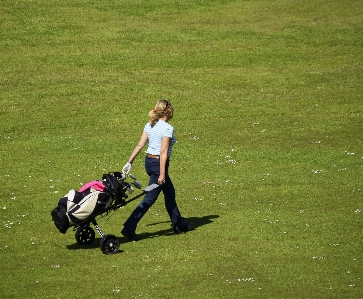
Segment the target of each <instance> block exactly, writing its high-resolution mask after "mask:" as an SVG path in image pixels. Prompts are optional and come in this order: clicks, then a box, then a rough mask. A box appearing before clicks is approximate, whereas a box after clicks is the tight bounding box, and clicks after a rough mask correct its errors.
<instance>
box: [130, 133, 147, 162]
mask: <svg viewBox="0 0 363 299" xmlns="http://www.w3.org/2000/svg"><path fill="white" fill-rule="evenodd" d="M147 140H148V137H147V134H146V132H145V131H143V132H142V134H141V138H140V141H139V143H138V145H136V147H135V149H134V150H133V152H132V154H131V156H130V158H129V161H128V162H129V163H130V164H132V162H134V160H135V158H136V156H137V155H138V154H139V153H140V151H141V150H142V149H143V148H144V146H145V144H146V142H147Z"/></svg>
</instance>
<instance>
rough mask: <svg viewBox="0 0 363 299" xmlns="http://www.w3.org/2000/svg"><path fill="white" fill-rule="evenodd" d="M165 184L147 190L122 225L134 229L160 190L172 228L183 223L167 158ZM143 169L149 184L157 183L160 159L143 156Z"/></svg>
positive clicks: (133, 230)
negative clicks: (147, 176)
mask: <svg viewBox="0 0 363 299" xmlns="http://www.w3.org/2000/svg"><path fill="white" fill-rule="evenodd" d="M165 168H166V169H165V184H163V185H160V187H159V188H156V189H154V190H152V191H150V192H148V193H147V194H146V195H145V196H144V199H143V200H142V201H141V202H140V203H139V205H138V206H137V207H136V209H135V210H134V211H133V212H132V213H131V215H130V217H129V218H128V219H127V220H126V222H125V223H124V226H125V227H126V228H127V229H128V230H130V231H132V232H135V231H136V226H137V224H138V223H139V221H140V220H141V218H142V217H143V216H144V215H145V213H146V212H147V211H148V210H149V208H150V207H151V206H152V205H153V204H154V203H155V201H156V200H157V199H158V196H159V194H160V192H161V191H162V192H163V194H164V199H165V208H166V210H167V212H168V214H169V217H170V220H171V223H172V225H173V228H174V229H175V227H176V226H179V227H180V226H182V225H183V223H184V221H185V220H184V218H183V217H182V216H181V215H180V212H179V209H178V205H177V203H176V200H175V189H174V186H173V183H172V181H171V179H170V177H169V174H168V169H169V160H168V161H167V162H166V166H165ZM145 169H146V172H147V174H148V175H149V176H150V180H149V186H150V185H151V184H155V183H156V184H157V183H158V178H159V175H160V160H159V159H153V158H149V157H147V156H146V157H145Z"/></svg>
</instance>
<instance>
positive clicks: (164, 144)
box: [158, 137, 171, 184]
mask: <svg viewBox="0 0 363 299" xmlns="http://www.w3.org/2000/svg"><path fill="white" fill-rule="evenodd" d="M170 140H171V138H169V137H163V139H162V140H161V151H160V175H159V179H158V183H159V184H163V183H165V168H166V167H165V166H166V160H167V159H168V150H169V146H170Z"/></svg>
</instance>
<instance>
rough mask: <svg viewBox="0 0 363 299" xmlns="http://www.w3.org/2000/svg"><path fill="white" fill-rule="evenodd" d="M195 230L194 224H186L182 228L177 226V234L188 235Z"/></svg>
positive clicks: (175, 229) (175, 230)
mask: <svg viewBox="0 0 363 299" xmlns="http://www.w3.org/2000/svg"><path fill="white" fill-rule="evenodd" d="M193 228H194V224H193V223H192V222H184V223H183V224H182V225H181V226H177V225H176V226H175V228H174V232H175V233H186V232H187V231H190V230H192V229H193Z"/></svg>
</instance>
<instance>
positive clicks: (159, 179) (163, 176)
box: [158, 175, 165, 185]
mask: <svg viewBox="0 0 363 299" xmlns="http://www.w3.org/2000/svg"><path fill="white" fill-rule="evenodd" d="M158 184H159V185H162V184H165V175H159V178H158Z"/></svg>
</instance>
